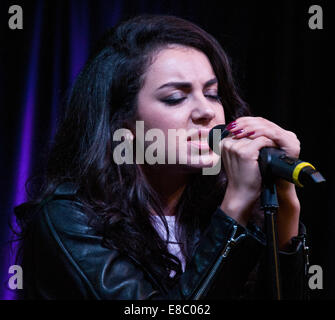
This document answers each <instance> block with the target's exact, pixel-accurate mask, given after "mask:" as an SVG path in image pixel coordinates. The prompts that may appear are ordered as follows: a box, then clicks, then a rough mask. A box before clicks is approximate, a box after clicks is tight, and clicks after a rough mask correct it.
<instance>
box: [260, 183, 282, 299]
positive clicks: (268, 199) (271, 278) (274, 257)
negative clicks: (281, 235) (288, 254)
mask: <svg viewBox="0 0 335 320" xmlns="http://www.w3.org/2000/svg"><path fill="white" fill-rule="evenodd" d="M261 205H262V209H263V210H264V227H265V233H266V239H267V244H266V267H267V269H266V270H267V271H266V273H267V274H266V279H267V289H268V294H269V296H270V297H272V299H273V300H281V277H280V265H279V256H278V234H277V210H278V207H279V204H278V199H277V191H276V185H275V183H274V181H273V179H271V178H268V179H263V190H262V194H261Z"/></svg>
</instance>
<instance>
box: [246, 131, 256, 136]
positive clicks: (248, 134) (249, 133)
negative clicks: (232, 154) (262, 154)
mask: <svg viewBox="0 0 335 320" xmlns="http://www.w3.org/2000/svg"><path fill="white" fill-rule="evenodd" d="M253 134H255V131H251V132H248V133H247V135H246V137H250V136H252V135H253Z"/></svg>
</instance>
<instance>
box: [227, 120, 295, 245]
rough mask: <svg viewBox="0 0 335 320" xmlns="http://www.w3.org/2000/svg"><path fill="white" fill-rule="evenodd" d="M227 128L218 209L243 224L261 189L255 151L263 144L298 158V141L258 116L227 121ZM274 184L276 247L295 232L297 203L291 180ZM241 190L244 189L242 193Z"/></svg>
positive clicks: (283, 243)
mask: <svg viewBox="0 0 335 320" xmlns="http://www.w3.org/2000/svg"><path fill="white" fill-rule="evenodd" d="M227 129H229V131H230V132H231V135H230V136H228V137H227V138H225V139H223V141H222V157H223V162H224V166H225V169H226V171H227V178H228V185H227V192H226V195H225V199H224V201H223V203H222V204H223V207H222V209H223V210H228V211H230V212H231V213H232V215H233V217H234V218H237V219H240V222H241V223H243V224H246V222H247V220H248V218H249V214H250V207H251V205H252V203H253V202H254V200H255V197H256V195H258V196H259V195H260V191H261V176H260V173H259V169H258V162H257V159H258V155H259V150H260V149H261V148H262V147H265V146H273V147H278V148H280V149H282V150H284V151H285V153H286V154H287V155H288V156H291V157H294V158H298V157H299V154H300V142H299V140H298V139H297V136H296V135H295V134H294V133H293V132H290V131H287V130H284V129H282V128H281V127H279V126H278V125H276V124H274V123H273V122H271V121H269V120H266V119H264V118H260V117H241V118H238V119H236V120H235V121H234V122H233V123H231V124H229V125H228V126H227ZM224 140H226V141H225V142H224ZM233 141H235V142H236V143H234V142H233ZM237 142H239V143H237ZM242 162H243V163H242ZM276 186H277V194H278V202H279V205H280V208H279V210H278V237H279V242H280V247H282V248H284V247H285V246H286V245H287V243H288V242H289V240H290V239H291V238H292V237H293V236H295V235H297V233H298V224H299V213H300V203H299V200H298V197H297V195H296V192H295V186H294V185H293V184H292V183H289V182H287V181H285V180H282V179H278V180H277V182H276ZM252 188H253V190H254V193H253V194H252ZM241 190H244V196H243V192H242V193H241ZM246 190H248V191H246ZM237 194H239V195H240V196H239V198H240V201H238V200H237V199H236V195H237ZM246 195H249V196H246ZM226 196H227V199H226ZM242 199H244V200H242ZM248 199H249V205H248ZM241 200H242V201H241ZM237 204H239V205H237ZM234 210H235V212H234Z"/></svg>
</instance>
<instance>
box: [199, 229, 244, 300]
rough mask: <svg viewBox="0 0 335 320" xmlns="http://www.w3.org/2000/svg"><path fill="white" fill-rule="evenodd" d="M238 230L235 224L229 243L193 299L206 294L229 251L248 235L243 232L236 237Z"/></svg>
mask: <svg viewBox="0 0 335 320" xmlns="http://www.w3.org/2000/svg"><path fill="white" fill-rule="evenodd" d="M236 232H237V225H234V226H233V231H232V232H231V235H230V238H229V240H228V242H227V244H226V245H225V247H224V248H223V250H222V252H221V254H220V256H219V258H218V260H217V261H216V262H215V264H214V266H213V267H212V269H211V271H210V272H209V274H208V276H207V277H206V278H205V280H204V281H203V284H202V285H201V287H200V289H199V290H198V292H197V293H196V295H195V296H194V299H193V300H200V299H201V298H202V296H203V294H204V292H205V291H206V289H207V288H208V285H209V284H210V282H211V280H212V279H213V277H214V275H215V274H216V272H217V271H218V269H219V268H220V266H221V264H222V262H223V261H224V259H226V258H227V257H228V254H229V252H230V251H231V249H232V248H233V247H235V246H236V244H237V243H238V242H239V241H240V240H241V239H242V238H244V237H245V236H246V235H245V234H244V233H243V234H241V235H239V236H238V237H237V238H234V236H235V235H236Z"/></svg>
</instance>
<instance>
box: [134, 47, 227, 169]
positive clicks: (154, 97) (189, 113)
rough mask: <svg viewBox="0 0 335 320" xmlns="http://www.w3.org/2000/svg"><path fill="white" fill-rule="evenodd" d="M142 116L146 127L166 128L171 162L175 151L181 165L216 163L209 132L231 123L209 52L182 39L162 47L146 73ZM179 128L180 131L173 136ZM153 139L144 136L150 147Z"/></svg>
mask: <svg viewBox="0 0 335 320" xmlns="http://www.w3.org/2000/svg"><path fill="white" fill-rule="evenodd" d="M136 120H138V121H144V132H145V133H147V132H148V131H149V130H150V129H160V130H161V131H162V132H163V134H164V139H165V140H164V142H165V146H164V149H165V155H164V157H165V161H166V162H165V163H171V158H170V159H169V154H170V156H171V152H173V151H175V157H176V166H177V167H179V168H183V170H184V169H186V170H199V169H200V168H203V167H211V166H213V165H215V164H216V163H217V161H219V156H218V155H216V154H215V153H213V151H212V150H210V148H209V146H208V143H207V136H208V133H209V130H210V129H211V128H212V127H214V126H215V125H217V124H220V123H225V116H224V110H223V107H222V104H221V103H220V101H219V99H218V83H217V79H216V77H215V74H214V71H213V69H212V66H211V64H210V62H209V60H208V58H207V56H206V55H205V54H204V53H202V52H201V51H198V50H196V49H194V48H191V47H183V46H178V45H173V46H169V47H167V48H165V49H162V50H160V51H159V52H158V53H157V54H156V56H155V57H154V59H153V63H152V64H151V65H150V67H149V68H148V70H147V71H146V74H145V75H144V85H143V87H142V89H141V90H140V92H139V93H138V97H137V119H136ZM171 129H176V130H177V131H174V130H171ZM169 132H170V136H169ZM173 132H176V133H177V134H176V135H175V136H174V138H171V137H172V136H173ZM171 133H172V134H171ZM176 136H177V138H176ZM136 138H138V137H136ZM151 143H152V142H144V145H145V148H147V147H148V145H150V144H151Z"/></svg>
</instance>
